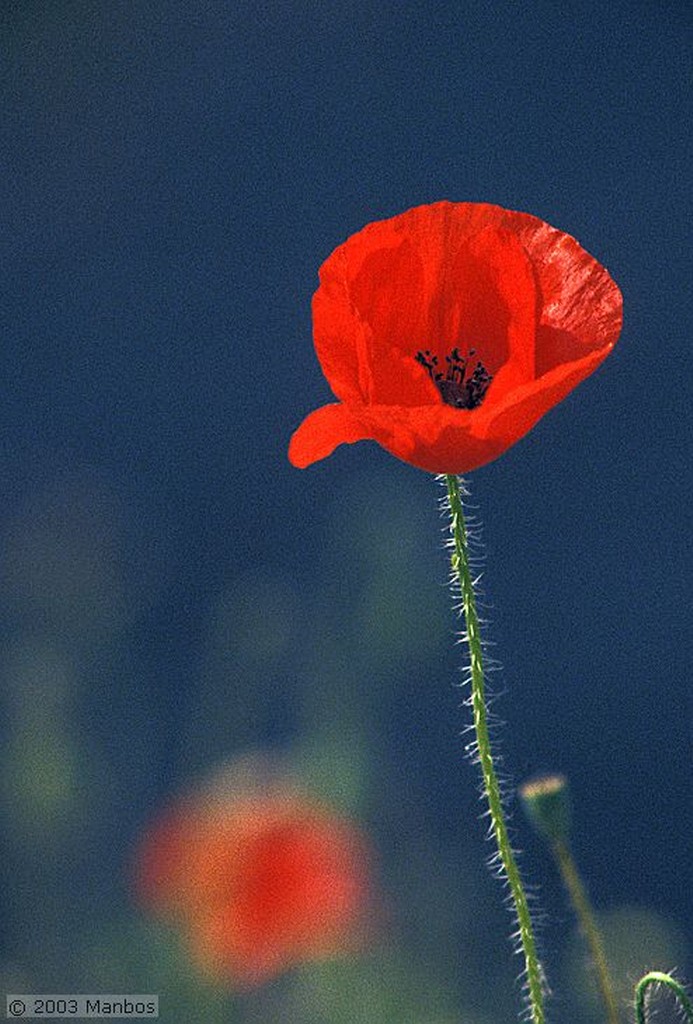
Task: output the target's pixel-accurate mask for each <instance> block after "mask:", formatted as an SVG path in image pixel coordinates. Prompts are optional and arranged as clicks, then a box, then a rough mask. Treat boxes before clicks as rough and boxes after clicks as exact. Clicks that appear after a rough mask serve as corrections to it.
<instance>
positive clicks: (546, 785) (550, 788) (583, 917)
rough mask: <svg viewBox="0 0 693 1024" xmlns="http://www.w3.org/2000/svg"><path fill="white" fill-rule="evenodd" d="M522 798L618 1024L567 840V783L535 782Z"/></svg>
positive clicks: (610, 1017)
mask: <svg viewBox="0 0 693 1024" xmlns="http://www.w3.org/2000/svg"><path fill="white" fill-rule="evenodd" d="M520 796H521V797H522V800H523V803H524V806H525V809H526V811H527V815H528V817H529V819H530V820H531V821H532V823H533V824H534V825H535V826H536V828H537V830H538V831H539V832H540V833H541V834H542V835H544V837H545V838H547V839H548V840H549V843H550V845H551V850H552V852H553V855H554V857H555V858H556V863H557V864H558V868H559V871H560V873H561V877H562V879H563V882H564V884H565V887H566V889H567V890H568V895H569V896H570V900H571V903H572V904H573V909H574V910H575V913H576V915H577V919H578V921H579V923H580V928H581V930H582V933H583V935H584V936H585V941H586V942H587V946H588V948H589V952H590V957H591V959H592V963H593V965H594V969H595V972H596V975H597V984H598V986H599V992H600V994H601V997H602V1002H603V1003H604V1008H605V1010H606V1019H607V1021H608V1024H619V1013H618V1003H617V1001H616V996H615V994H614V987H613V984H612V981H611V977H610V974H609V965H608V963H607V959H606V954H605V952H604V943H603V942H602V937H601V934H600V932H599V929H598V927H597V922H596V920H595V916H594V912H593V910H592V907H591V905H590V901H589V897H588V895H587V890H586V889H585V887H584V885H583V883H582V879H581V878H580V875H579V873H578V870H577V865H576V863H575V859H574V857H573V855H572V853H571V850H570V843H569V839H568V836H569V832H570V819H571V814H570V800H569V794H568V784H567V781H566V779H565V778H563V776H562V775H548V776H544V777H542V778H539V779H534V780H532V781H530V782H527V783H525V784H524V785H523V786H522V787H521V788H520Z"/></svg>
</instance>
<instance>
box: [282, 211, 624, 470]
mask: <svg viewBox="0 0 693 1024" xmlns="http://www.w3.org/2000/svg"><path fill="white" fill-rule="evenodd" d="M621 320H622V299H621V293H620V291H619V289H618V287H617V285H616V284H615V283H614V282H613V280H612V279H611V277H610V276H609V274H608V273H607V271H606V270H605V269H604V267H602V266H601V265H600V264H599V263H598V262H597V261H596V260H595V259H594V258H593V257H592V256H590V255H589V254H588V253H587V252H585V250H584V249H583V248H582V247H581V246H580V245H579V244H578V242H576V241H575V239H574V238H571V236H570V235H566V234H564V233H563V232H562V231H558V230H557V229H556V228H553V227H551V226H550V225H549V224H546V223H545V222H544V221H542V220H539V219H538V218H537V217H533V216H531V215H530V214H527V213H516V212H513V211H510V210H504V209H502V208H501V207H499V206H492V205H489V204H487V203H450V202H440V203H433V204H432V205H430V206H419V207H416V208H415V209H413V210H409V211H407V212H406V213H403V214H401V215H400V216H398V217H392V218H391V219H390V220H383V221H377V222H375V223H373V224H369V225H368V226H367V227H365V228H363V230H362V231H359V232H358V233H357V234H355V235H352V237H351V238H349V239H347V241H346V242H344V244H343V245H340V246H339V248H337V249H336V250H335V251H334V252H333V253H332V255H331V256H330V257H329V258H328V259H327V260H326V261H325V263H323V265H322V267H321V268H320V287H319V288H318V290H317V292H316V293H315V296H314V298H313V329H314V340H315V348H316V352H317V355H318V359H319V360H320V364H321V366H322V369H323V373H324V374H325V376H326V377H327V380H328V382H329V384H330V386H331V388H332V390H333V392H334V394H335V395H336V397H337V398H338V399H339V402H338V403H334V404H331V405H325V406H323V407H322V408H320V409H317V410H316V411H315V412H312V413H311V414H310V415H309V416H308V417H307V418H306V419H305V420H304V422H303V423H302V424H301V426H300V427H299V428H298V430H297V431H296V432H295V434H294V435H293V437H292V439H291V444H290V447H289V458H290V460H291V462H292V463H293V464H294V465H295V466H298V467H300V468H304V467H305V466H308V465H310V464H311V463H312V462H315V461H317V460H318V459H324V458H325V457H326V456H328V455H330V454H331V453H332V452H333V451H334V449H335V448H336V447H337V445H339V444H343V443H347V444H351V443H353V442H354V441H361V440H366V439H371V440H374V441H377V442H378V444H380V445H382V447H383V448H386V449H387V450H388V451H389V452H391V453H392V454H393V455H396V456H397V457H398V458H400V459H403V460H404V461H405V462H409V463H411V464H412V465H414V466H418V467H419V468H421V469H425V470H428V471H431V472H434V473H464V472H467V471H468V470H470V469H474V468H476V467H477V466H481V465H483V464H484V463H486V462H490V461H491V460H492V459H495V458H497V457H498V456H499V455H500V454H501V453H502V452H504V451H505V450H506V448H508V447H510V445H512V444H514V443H515V442H516V441H518V440H519V439H520V438H521V437H523V435H524V434H526V433H527V431H528V430H530V429H531V428H532V427H533V426H534V424H535V423H536V422H537V420H539V419H540V417H542V416H543V415H544V413H546V412H547V411H548V410H549V409H550V408H551V407H552V406H553V405H555V404H556V403H557V402H560V401H561V399H563V398H564V397H565V396H566V395H567V394H568V393H569V392H570V391H571V390H572V389H573V388H574V387H575V386H576V385H577V384H579V383H580V381H581V380H583V378H585V377H586V376H587V375H588V374H590V373H591V372H592V371H593V370H594V369H596V367H597V366H598V365H599V364H600V363H601V361H602V360H603V359H604V358H605V357H606V356H607V355H608V354H609V352H610V351H611V349H612V348H613V346H614V343H615V341H616V339H617V338H618V335H619V332H620V329H621Z"/></svg>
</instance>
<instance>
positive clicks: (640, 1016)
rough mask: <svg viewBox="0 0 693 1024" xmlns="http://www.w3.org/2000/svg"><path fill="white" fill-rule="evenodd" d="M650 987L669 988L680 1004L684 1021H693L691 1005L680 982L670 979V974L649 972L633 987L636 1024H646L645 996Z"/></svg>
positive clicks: (692, 1005)
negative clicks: (663, 986) (662, 986)
mask: <svg viewBox="0 0 693 1024" xmlns="http://www.w3.org/2000/svg"><path fill="white" fill-rule="evenodd" d="M650 985H666V986H667V988H670V989H671V991H672V992H673V993H674V995H675V996H676V998H677V999H678V1001H679V1003H680V1004H681V1007H682V1008H683V1012H684V1013H685V1015H686V1020H688V1021H693V1003H692V1002H691V1000H690V998H689V997H688V995H687V994H686V990H685V989H684V987H683V985H682V984H681V982H679V981H677V980H676V978H672V976H671V975H670V974H664V973H663V972H662V971H650V973H649V974H646V975H645V976H644V977H642V978H641V979H640V981H639V982H638V984H637V985H636V986H635V1019H636V1021H637V1024H646V1018H645V995H646V992H647V989H648V988H649V987H650Z"/></svg>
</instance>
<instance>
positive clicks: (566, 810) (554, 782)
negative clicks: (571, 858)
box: [520, 775, 570, 842]
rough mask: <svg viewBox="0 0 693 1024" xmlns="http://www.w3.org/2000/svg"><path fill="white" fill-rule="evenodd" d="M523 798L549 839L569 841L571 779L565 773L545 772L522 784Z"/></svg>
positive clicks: (525, 806) (539, 827) (531, 819)
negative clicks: (569, 783) (552, 773)
mask: <svg viewBox="0 0 693 1024" xmlns="http://www.w3.org/2000/svg"><path fill="white" fill-rule="evenodd" d="M520 798H521V800H522V803H523V804H524V808H525V811H526V813H527V817H528V818H529V820H530V821H531V822H532V824H533V825H534V826H535V828H536V829H537V830H538V831H539V832H541V833H542V835H544V836H546V838H547V839H550V840H551V841H552V842H555V841H556V840H562V841H564V842H565V841H567V839H568V832H569V831H570V796H569V792H568V781H567V779H565V778H564V776H562V775H542V776H539V777H538V778H536V779H530V781H529V782H525V783H523V785H522V786H520Z"/></svg>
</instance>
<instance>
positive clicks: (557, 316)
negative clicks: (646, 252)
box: [503, 210, 623, 377]
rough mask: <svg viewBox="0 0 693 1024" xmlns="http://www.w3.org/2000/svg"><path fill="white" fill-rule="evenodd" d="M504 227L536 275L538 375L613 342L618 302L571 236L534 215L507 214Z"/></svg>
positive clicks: (602, 272) (605, 276) (607, 279)
mask: <svg viewBox="0 0 693 1024" xmlns="http://www.w3.org/2000/svg"><path fill="white" fill-rule="evenodd" d="M503 225H504V227H506V228H507V229H508V230H511V231H514V232H516V233H517V237H518V239H519V241H520V242H521V243H522V245H523V247H524V249H525V251H526V252H527V254H528V256H529V258H530V260H531V262H532V265H533V267H534V271H535V274H536V279H537V284H538V288H539V292H540V297H541V316H540V325H539V330H538V332H537V366H536V373H537V376H538V377H540V376H542V375H543V374H544V373H546V372H547V371H548V370H550V369H552V368H553V367H554V366H558V365H559V364H560V363H564V362H570V361H572V360H575V359H579V358H581V357H582V356H583V355H585V354H586V353H587V352H590V351H592V350H594V349H598V348H602V347H603V346H604V345H607V344H609V343H612V344H613V343H614V342H615V341H616V340H617V338H618V336H619V334H620V331H621V325H622V320H623V298H622V296H621V292H620V289H619V287H618V285H617V284H616V282H615V281H614V280H613V278H612V277H611V275H610V274H609V272H608V270H607V269H606V268H605V267H603V266H602V265H601V264H600V263H599V262H598V261H597V260H596V259H595V258H594V256H591V255H590V254H589V253H588V252H586V250H585V249H583V248H582V246H581V245H580V243H579V242H578V241H577V240H576V239H575V238H573V237H572V236H571V235H567V234H565V232H563V231H559V230H558V229H557V228H554V227H552V226H551V225H550V224H547V223H546V222H545V221H543V220H540V219H539V218H538V217H533V216H532V215H531V214H528V213H516V212H514V211H510V210H506V211H504V217H503Z"/></svg>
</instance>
